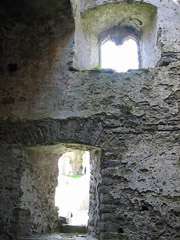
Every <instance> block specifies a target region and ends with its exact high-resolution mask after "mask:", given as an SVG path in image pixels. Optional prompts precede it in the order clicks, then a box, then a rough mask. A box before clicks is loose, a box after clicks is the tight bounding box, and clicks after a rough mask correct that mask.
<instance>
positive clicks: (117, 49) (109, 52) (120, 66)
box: [100, 37, 139, 72]
mask: <svg viewBox="0 0 180 240" xmlns="http://www.w3.org/2000/svg"><path fill="white" fill-rule="evenodd" d="M100 54H101V67H102V68H111V69H114V70H115V71H117V72H126V71H127V70H129V69H138V68H139V56H138V45H137V41H136V40H135V39H134V38H132V37H128V38H125V39H124V40H123V43H122V44H121V45H117V46H116V44H115V43H114V42H113V41H112V40H110V39H108V40H106V41H104V42H103V43H102V44H101V52H100Z"/></svg>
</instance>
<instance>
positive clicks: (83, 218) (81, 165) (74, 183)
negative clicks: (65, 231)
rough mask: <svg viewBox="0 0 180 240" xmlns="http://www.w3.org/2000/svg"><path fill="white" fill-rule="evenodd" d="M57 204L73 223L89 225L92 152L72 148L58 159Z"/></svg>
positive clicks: (64, 216) (61, 215)
mask: <svg viewBox="0 0 180 240" xmlns="http://www.w3.org/2000/svg"><path fill="white" fill-rule="evenodd" d="M58 169H59V175H58V185H57V187H56V193H55V206H56V207H58V209H59V211H58V215H59V217H63V218H65V219H66V221H67V222H68V223H69V224H71V225H87V223H88V211H89V186H90V153H89V151H84V150H72V151H68V152H66V153H64V154H63V155H62V156H61V157H60V158H59V160H58Z"/></svg>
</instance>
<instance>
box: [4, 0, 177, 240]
mask: <svg viewBox="0 0 180 240" xmlns="http://www.w3.org/2000/svg"><path fill="white" fill-rule="evenodd" d="M114 6H115V7H114ZM141 7H142V9H143V10H142V15H141ZM121 8H122V9H127V11H124V13H123V14H124V15H123V19H122V16H121V17H120V16H119V15H118V14H120V13H122V12H120V13H118V12H116V13H115V14H113V11H115V10H116V9H121ZM108 9H109V10H108ZM128 9H129V10H128ZM148 9H151V10H152V15H148V16H149V18H150V19H144V17H143V16H145V13H146V12H148ZM102 10H103V11H105V12H106V16H103V11H102ZM131 10H132V11H133V14H132V16H133V17H132V18H131ZM108 11H109V14H110V16H114V19H112V18H109V16H108ZM99 13H101V15H99ZM126 13H127V15H126ZM135 15H136V16H135ZM0 16H1V19H2V21H0V33H1V34H0V82H1V84H0V93H1V94H0V240H11V239H12V240H17V239H18V238H20V237H23V236H31V235H34V234H48V233H51V232H55V231H58V228H59V226H58V214H57V209H56V207H55V205H54V197H55V188H56V186H57V177H58V167H57V163H58V158H59V157H60V156H61V155H62V154H63V153H64V152H66V151H69V149H71V150H72V149H83V150H88V151H90V164H91V181H90V202H89V224H88V231H89V234H91V235H92V236H94V237H96V238H97V239H99V240H108V239H109V240H121V239H123V240H140V239H142V240H157V239H158V240H179V239H180V113H179V111H180V84H179V80H180V29H179V22H180V8H179V6H177V5H176V4H174V3H173V1H168V0H164V1H160V0H156V1H154V0H152V1H148V0H147V1H143V2H142V1H134V2H133V3H129V1H121V0H110V1H103V0H102V1H81V0H76V1H75V0H72V1H71V3H70V2H69V1H58V0H51V1H48V0H39V1H35V0H32V1H28V0H24V1H22V0H19V1H16V2H13V1H11V0H8V1H6V2H5V1H1V3H0ZM151 17H152V18H151ZM118 19H121V23H119V22H118ZM140 22H141V23H142V27H140V26H141V23H140ZM86 23H88V26H87V25H86ZM96 23H98V24H96ZM136 23H137V24H136ZM122 24H125V25H127V26H131V27H132V26H134V27H135V26H138V28H139V29H140V32H141V33H142V35H141V37H140V39H139V45H140V46H141V48H140V50H142V54H141V58H142V61H141V62H142V65H141V68H140V69H137V70H131V71H128V72H126V73H116V72H112V71H106V70H100V71H92V70H89V69H88V67H87V68H86V70H85V71H84V70H83V71H81V67H82V66H81V64H83V63H84V64H86V61H81V54H80V53H81V52H82V54H83V52H84V55H83V56H82V58H83V59H89V61H92V62H93V61H94V62H95V61H99V59H98V54H94V52H93V51H91V50H92V49H94V51H96V50H97V49H98V46H99V45H98V44H100V43H99V42H98V39H100V38H99V36H102V33H103V31H108V29H110V28H112V27H116V26H117V25H118V26H120V28H119V29H121V26H122ZM129 24H130V25H129ZM131 24H132V25H131ZM108 27H109V28H108ZM88 29H89V30H90V32H88ZM88 37H90V38H88ZM87 43H88V44H87ZM91 44H92V45H91ZM144 46H146V47H144ZM148 46H149V47H148ZM152 46H154V47H153V48H152ZM86 49H87V51H85V50H86ZM90 49H91V50H90ZM83 50H84V51H83ZM150 55H152V56H150ZM86 57H87V58H86ZM150 57H151V59H153V64H154V65H153V66H151V65H149V66H144V65H143V61H145V60H144V58H145V59H149V58H150ZM146 62H147V63H148V61H146ZM78 63H79V64H80V65H79V66H78ZM73 66H74V67H73ZM75 67H76V68H75ZM69 69H71V71H70V70H69Z"/></svg>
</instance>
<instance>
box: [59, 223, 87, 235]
mask: <svg viewBox="0 0 180 240" xmlns="http://www.w3.org/2000/svg"><path fill="white" fill-rule="evenodd" d="M61 232H62V233H87V226H79V225H71V224H62V226H61Z"/></svg>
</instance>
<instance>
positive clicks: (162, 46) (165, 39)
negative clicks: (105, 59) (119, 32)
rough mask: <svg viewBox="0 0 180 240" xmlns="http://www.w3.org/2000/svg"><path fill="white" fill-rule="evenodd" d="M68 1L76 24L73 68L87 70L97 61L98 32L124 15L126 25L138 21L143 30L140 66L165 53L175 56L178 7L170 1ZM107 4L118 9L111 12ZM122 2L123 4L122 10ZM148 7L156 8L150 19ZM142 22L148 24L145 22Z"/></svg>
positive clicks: (178, 36)
mask: <svg viewBox="0 0 180 240" xmlns="http://www.w3.org/2000/svg"><path fill="white" fill-rule="evenodd" d="M71 2H72V6H73V9H74V15H75V25H76V33H75V59H74V64H75V66H76V67H80V68H83V67H86V68H88V69H89V68H90V65H96V64H97V63H98V62H99V56H98V50H97V48H98V47H99V46H98V44H99V42H98V34H99V32H100V31H102V32H103V31H104V28H108V26H109V27H114V26H117V25H118V24H120V23H121V22H122V21H124V22H126V21H127V20H128V18H130V21H131V24H130V25H136V24H138V23H139V22H140V23H141V27H142V32H143V37H142V38H141V39H140V45H142V46H141V52H142V53H141V57H142V61H141V66H142V67H146V66H147V67H155V66H157V65H158V64H159V61H161V59H162V58H165V56H167V55H168V53H169V54H170V55H171V60H172V59H173V61H176V60H177V58H178V59H179V52H180V47H179V46H180V44H179V39H180V33H179V24H178V23H179V22H180V16H179V6H177V5H176V4H175V3H174V2H173V0H171V1H168V0H164V1H161V0H152V1H148V0H145V1H141V0H138V1H133V0H132V1H131V0H130V1H129V0H127V1H122V0H108V1H106V0H96V1H93V0H91V1H83V0H71ZM111 4H112V5H113V6H115V8H116V10H118V12H116V10H114V11H113V8H111V7H110V5H111ZM125 5H126V6H127V7H126V8H124V9H123V6H125ZM138 5H139V6H138ZM128 6H129V7H128ZM150 6H151V7H152V6H154V7H155V8H157V14H156V15H155V18H154V19H153V18H152V16H151V17H149V16H148V15H149V13H150V12H151V7H150ZM119 7H120V8H119ZM144 8H149V9H148V10H147V12H146V16H145V17H143V11H144ZM98 9H99V10H98ZM130 9H131V10H130ZM138 9H139V10H138ZM101 10H102V11H101ZM129 10H130V11H131V13H130V14H129ZM139 11H140V12H139ZM111 14H112V15H111ZM94 19H96V20H94ZM146 21H147V22H150V23H151V24H150V23H148V24H147V22H146ZM126 24H127V25H128V24H129V22H128V21H127V23H126ZM93 30H94V31H93ZM81 47H82V48H83V50H84V52H83V51H82V48H81ZM152 50H153V51H152ZM177 53H178V57H177ZM164 55H165V56H164ZM165 62H166V61H165ZM161 64H162V63H161Z"/></svg>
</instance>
